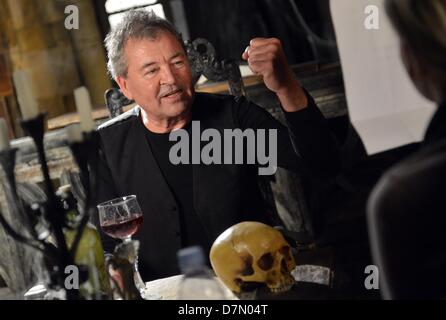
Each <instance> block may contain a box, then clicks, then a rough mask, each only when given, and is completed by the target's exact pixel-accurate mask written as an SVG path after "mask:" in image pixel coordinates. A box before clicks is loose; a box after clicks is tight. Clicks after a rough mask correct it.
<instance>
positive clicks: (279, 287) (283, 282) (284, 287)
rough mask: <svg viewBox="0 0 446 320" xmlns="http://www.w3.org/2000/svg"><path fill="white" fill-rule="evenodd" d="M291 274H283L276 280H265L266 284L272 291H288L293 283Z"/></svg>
mask: <svg viewBox="0 0 446 320" xmlns="http://www.w3.org/2000/svg"><path fill="white" fill-rule="evenodd" d="M294 282H295V280H294V278H293V276H292V275H289V274H286V275H283V276H282V277H281V278H280V279H279V280H278V281H274V282H267V283H266V285H267V287H268V288H269V290H270V291H271V292H272V293H283V292H287V291H289V290H290V289H291V288H292V287H293V285H294Z"/></svg>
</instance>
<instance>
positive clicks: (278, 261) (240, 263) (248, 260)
mask: <svg viewBox="0 0 446 320" xmlns="http://www.w3.org/2000/svg"><path fill="white" fill-rule="evenodd" d="M210 260H211V264H212V267H213V269H214V271H215V273H216V275H217V276H218V277H219V278H220V280H221V281H222V282H223V283H224V284H225V285H226V286H227V287H228V288H229V289H231V290H232V291H233V292H235V293H241V292H242V291H246V290H247V289H249V288H250V287H252V285H259V284H260V283H263V284H266V285H267V286H268V288H269V289H270V290H271V292H274V293H279V292H285V291H288V290H289V289H290V288H291V287H292V286H293V284H294V278H293V276H292V275H291V274H290V272H291V271H292V270H293V269H294V268H295V267H296V263H295V261H294V258H293V255H292V253H291V248H290V245H289V244H288V243H287V242H286V241H285V239H284V237H283V235H282V234H281V233H280V232H279V231H278V230H276V229H274V228H272V227H270V226H268V225H266V224H263V223H259V222H241V223H239V224H236V225H234V226H232V227H230V228H229V229H227V230H226V231H225V232H223V233H222V234H221V235H220V236H219V237H218V238H217V239H216V240H215V242H214V244H213V245H212V248H211V252H210Z"/></svg>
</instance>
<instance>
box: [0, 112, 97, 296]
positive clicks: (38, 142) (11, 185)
mask: <svg viewBox="0 0 446 320" xmlns="http://www.w3.org/2000/svg"><path fill="white" fill-rule="evenodd" d="M44 120H45V114H43V113H41V114H39V115H37V116H36V117H35V118H31V119H26V120H22V121H21V125H22V128H23V129H24V131H25V132H26V133H27V135H29V136H30V137H31V138H32V140H33V141H34V144H35V146H36V150H37V156H38V159H39V162H40V168H41V172H42V175H43V185H44V192H45V195H46V200H45V201H44V202H42V203H38V204H35V205H33V206H34V207H33V208H32V209H31V208H29V207H28V206H26V205H24V204H23V202H22V200H21V199H20V197H19V195H18V192H17V183H16V180H15V175H14V167H15V160H16V153H17V149H14V148H11V149H6V150H3V151H2V152H0V165H1V166H2V168H3V170H4V172H5V178H6V179H4V181H3V184H4V186H5V188H4V189H5V193H7V194H8V195H7V199H8V198H9V199H8V202H9V203H15V204H16V205H13V206H12V211H14V212H13V214H14V216H15V217H20V220H21V224H23V225H24V226H25V227H26V228H25V229H26V231H25V230H20V231H19V230H16V229H14V227H13V226H12V225H11V224H10V223H9V222H8V220H7V219H6V218H5V216H4V215H3V214H2V213H1V212H0V224H1V225H2V226H3V228H4V230H5V231H6V232H7V233H8V234H9V235H10V236H11V237H12V238H14V239H15V240H17V241H19V242H22V243H24V244H26V245H28V246H31V247H32V248H34V249H36V250H39V251H41V252H42V253H43V254H44V260H45V263H46V267H47V269H48V271H49V279H50V280H49V283H48V284H47V286H48V287H49V289H52V290H56V291H57V290H61V289H64V287H65V279H66V276H67V274H65V270H66V267H67V266H73V265H76V264H75V257H76V253H77V251H78V248H79V243H80V240H81V238H82V234H83V232H84V229H85V227H86V225H87V223H88V221H89V217H90V216H91V214H92V212H93V210H94V201H95V194H96V191H97V190H96V189H97V183H96V181H97V164H98V149H99V143H98V141H99V134H98V133H97V132H96V131H93V132H89V133H85V134H84V135H83V140H82V141H80V142H75V143H69V146H70V148H71V150H72V153H73V156H74V158H75V160H76V162H77V164H78V166H79V169H80V175H81V179H82V184H83V185H84V188H85V191H86V199H85V202H84V203H83V206H82V207H83V208H82V209H81V210H80V211H81V215H80V220H79V223H77V224H76V226H75V227H74V229H75V230H74V231H75V236H74V240H73V241H72V243H71V246H68V245H67V241H66V238H65V234H64V229H65V228H67V227H68V226H67V221H68V214H69V212H68V210H69V209H67V208H64V206H63V205H62V201H61V199H60V198H59V196H58V195H57V194H56V193H55V192H54V186H53V183H52V181H51V177H50V173H49V169H48V163H47V157H46V154H45V149H44V130H45V123H44ZM35 206H38V207H35ZM36 212H41V213H42V214H41V216H40V217H37V215H36ZM41 219H43V220H44V222H45V223H44V225H46V226H47V229H48V230H47V231H48V232H47V233H49V234H50V235H51V236H46V237H44V236H42V234H39V232H38V231H37V230H36V224H37V222H38V221H39V220H41ZM70 227H71V229H73V227H72V226H70ZM50 238H53V239H50ZM77 267H78V268H79V269H78V270H83V269H84V268H83V266H77ZM65 289H67V288H65ZM65 292H66V295H65V296H66V299H68V300H75V299H79V298H80V294H79V290H78V289H69V290H68V289H67V290H65Z"/></svg>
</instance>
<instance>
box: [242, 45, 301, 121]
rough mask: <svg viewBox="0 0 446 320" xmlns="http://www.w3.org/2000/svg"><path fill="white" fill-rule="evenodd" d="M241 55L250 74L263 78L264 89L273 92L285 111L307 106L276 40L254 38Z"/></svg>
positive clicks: (297, 82)
mask: <svg viewBox="0 0 446 320" xmlns="http://www.w3.org/2000/svg"><path fill="white" fill-rule="evenodd" d="M249 44H250V45H249V47H247V48H246V50H245V52H244V53H243V55H242V58H243V59H244V60H247V61H248V65H249V67H250V68H251V70H252V72H254V73H255V74H259V75H261V76H262V77H263V81H264V83H265V85H266V87H267V88H268V89H269V90H271V91H273V92H275V93H276V94H277V97H278V98H279V100H280V102H281V104H282V107H283V108H284V109H285V111H288V112H293V111H298V110H300V109H303V108H305V107H306V106H307V105H308V100H307V97H306V95H305V93H304V91H303V90H302V88H301V86H300V84H299V81H298V80H297V78H296V77H295V75H294V73H293V70H291V68H290V66H289V64H288V62H287V60H286V57H285V53H284V52H283V49H282V44H281V42H280V40H279V39H276V38H268V39H267V38H255V39H252V40H251V42H250V43H249Z"/></svg>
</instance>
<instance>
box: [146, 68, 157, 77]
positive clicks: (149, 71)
mask: <svg viewBox="0 0 446 320" xmlns="http://www.w3.org/2000/svg"><path fill="white" fill-rule="evenodd" d="M157 71H158V69H150V70H147V71H146V75H149V76H151V75H154V74H155V73H156V72H157Z"/></svg>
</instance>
